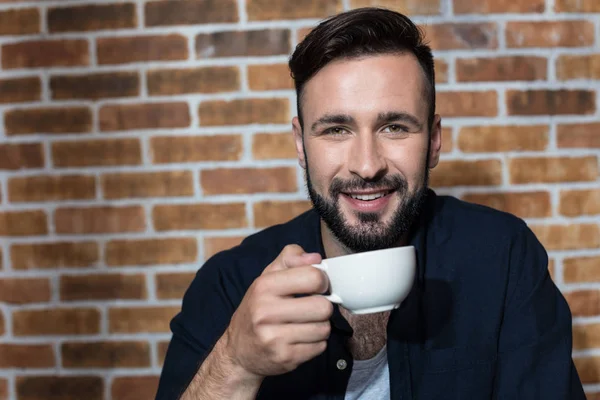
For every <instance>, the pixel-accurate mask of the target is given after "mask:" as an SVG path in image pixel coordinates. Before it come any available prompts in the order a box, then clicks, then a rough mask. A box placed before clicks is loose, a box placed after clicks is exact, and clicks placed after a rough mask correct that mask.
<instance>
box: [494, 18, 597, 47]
mask: <svg viewBox="0 0 600 400" xmlns="http://www.w3.org/2000/svg"><path fill="white" fill-rule="evenodd" d="M593 44H594V24H593V22H592V21H537V22H532V21H527V22H522V21H518V22H508V23H507V24H506V46H507V47H509V48H510V47H579V46H591V45H593Z"/></svg>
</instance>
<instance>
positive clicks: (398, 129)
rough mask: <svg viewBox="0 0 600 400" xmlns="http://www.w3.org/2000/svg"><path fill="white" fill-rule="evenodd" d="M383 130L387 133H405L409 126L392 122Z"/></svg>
mask: <svg viewBox="0 0 600 400" xmlns="http://www.w3.org/2000/svg"><path fill="white" fill-rule="evenodd" d="M383 131H384V132H386V133H405V132H408V128H406V127H405V126H402V125H396V124H392V125H388V126H386V127H385V128H384V129H383Z"/></svg>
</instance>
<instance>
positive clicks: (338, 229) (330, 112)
mask: <svg viewBox="0 0 600 400" xmlns="http://www.w3.org/2000/svg"><path fill="white" fill-rule="evenodd" d="M425 85H426V81H425V75H424V73H423V71H422V69H421V67H420V65H419V63H418V61H417V59H416V58H415V57H414V56H413V55H411V54H394V55H377V56H369V57H364V58H359V59H349V60H338V61H334V62H332V63H330V64H328V65H327V66H326V67H324V68H323V69H322V70H320V71H319V72H318V73H317V74H316V75H315V76H314V77H313V78H311V79H310V80H309V81H308V82H307V84H306V86H305V87H304V92H303V97H302V107H301V108H302V115H303V118H304V132H302V129H301V128H300V125H299V122H298V119H297V118H294V121H293V127H294V135H295V140H296V149H297V152H298V158H299V161H300V165H301V166H302V167H303V168H304V169H305V170H306V179H307V186H308V191H309V195H310V198H311V200H312V202H313V205H314V207H315V209H316V210H317V211H318V212H319V214H320V216H321V218H322V219H323V221H324V222H325V224H326V225H327V227H328V229H329V231H330V232H331V233H332V234H333V236H334V237H335V238H336V239H337V241H338V242H339V243H340V244H341V245H342V246H344V247H345V248H346V249H347V250H349V251H354V252H360V251H368V250H375V249H380V248H387V247H392V246H395V245H398V244H399V242H400V240H401V239H402V237H403V236H404V235H405V234H406V233H407V231H408V229H409V228H410V225H411V224H412V222H413V221H414V219H415V217H416V215H417V214H418V212H419V209H420V207H421V203H422V200H423V197H424V193H425V189H426V187H427V177H428V169H429V168H433V167H435V165H437V162H438V160H439V152H440V147H441V127H440V118H439V116H437V115H436V118H435V120H434V124H433V126H432V132H431V134H429V127H428V125H427V116H428V111H429V104H428V103H427V100H426V95H425V94H426V91H425Z"/></svg>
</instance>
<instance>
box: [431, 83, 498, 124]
mask: <svg viewBox="0 0 600 400" xmlns="http://www.w3.org/2000/svg"><path fill="white" fill-rule="evenodd" d="M436 112H437V113H439V114H441V116H442V117H446V118H452V117H494V116H496V115H498V95H497V93H496V92H495V91H493V90H488V91H485V92H438V93H437V95H436Z"/></svg>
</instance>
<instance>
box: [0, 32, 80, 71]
mask: <svg viewBox="0 0 600 400" xmlns="http://www.w3.org/2000/svg"><path fill="white" fill-rule="evenodd" d="M89 64H90V53H89V47H88V41H87V40H84V39H55V40H35V41H27V42H18V43H7V44H4V45H2V68H4V69H14V68H44V67H76V66H83V65H89Z"/></svg>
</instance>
